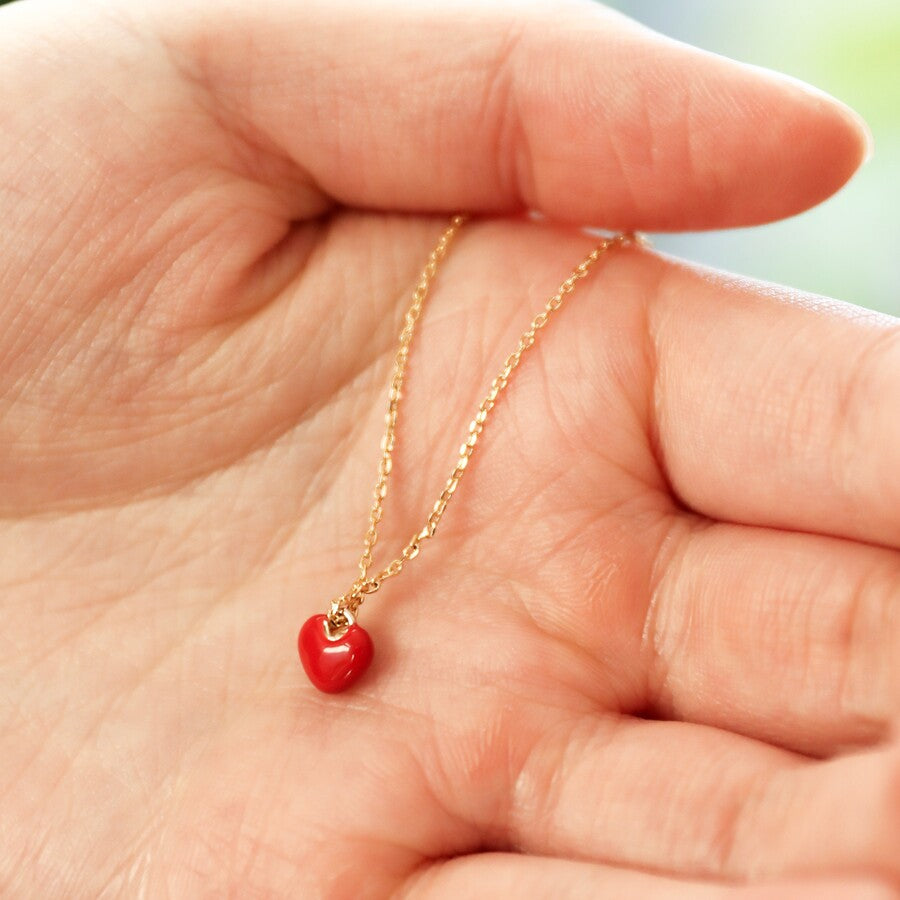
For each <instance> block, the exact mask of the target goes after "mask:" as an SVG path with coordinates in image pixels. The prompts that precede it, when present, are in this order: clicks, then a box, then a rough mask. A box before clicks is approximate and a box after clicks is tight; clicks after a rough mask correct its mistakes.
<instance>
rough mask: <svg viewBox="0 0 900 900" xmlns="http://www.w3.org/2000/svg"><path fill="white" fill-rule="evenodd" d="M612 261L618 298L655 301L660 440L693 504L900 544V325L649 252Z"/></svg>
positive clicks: (721, 514)
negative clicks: (899, 387) (654, 256)
mask: <svg viewBox="0 0 900 900" xmlns="http://www.w3.org/2000/svg"><path fill="white" fill-rule="evenodd" d="M613 265H616V266H617V269H618V275H617V276H616V277H615V278H614V279H613V280H612V282H609V281H608V282H607V287H606V289H607V290H608V291H614V290H615V289H616V286H621V292H620V293H622V294H625V293H626V292H628V293H630V294H631V295H632V296H634V295H635V293H636V291H635V289H636V288H637V296H638V297H640V296H641V295H643V296H648V295H649V296H652V299H651V300H650V301H649V305H648V308H647V309H648V311H647V315H648V322H649V325H648V327H649V331H650V340H651V342H652V345H653V348H654V350H653V356H654V357H655V372H654V383H653V390H652V394H653V401H654V406H655V424H654V428H655V431H656V435H655V437H656V443H657V445H658V449H659V455H660V457H661V462H662V465H663V466H664V468H665V471H666V474H667V475H668V478H669V481H670V483H671V486H672V488H673V490H674V491H675V493H676V494H677V495H678V496H679V497H680V498H681V500H682V501H683V502H684V503H685V504H686V505H687V506H689V507H691V508H692V509H695V510H697V511H699V512H702V513H704V514H705V515H707V516H710V517H712V518H718V519H729V520H732V521H739V522H743V523H746V524H757V525H767V526H774V527H779V528H795V529H803V530H808V531H817V532H823V533H830V534H834V535H840V536H844V537H851V538H858V539H862V540H867V541H873V542H876V543H883V544H888V545H891V546H897V545H900V479H898V478H897V471H898V470H900V391H898V390H897V385H898V384H900V321H898V320H897V319H894V318H892V317H890V316H884V315H880V314H878V313H872V312H868V311H864V310H861V309H858V308H856V307H852V306H849V305H847V304H841V303H838V302H836V301H829V300H825V299H823V298H820V297H812V296H808V295H800V294H797V293H793V292H790V291H789V290H787V289H784V288H776V287H773V286H771V285H765V284H760V283H757V282H752V281H749V280H744V279H738V278H733V277H729V276H724V275H718V274H714V273H711V272H709V271H704V270H701V269H698V268H691V267H687V266H683V265H677V264H674V263H671V262H665V261H663V260H655V261H652V262H651V261H650V260H649V257H646V256H645V257H644V258H643V259H641V260H638V259H637V258H636V257H635V256H634V255H633V256H632V258H631V260H628V261H626V260H624V259H623V255H621V254H620V255H619V257H618V258H617V260H616V261H611V265H609V266H608V267H607V270H606V271H607V272H610V271H612V269H613Z"/></svg>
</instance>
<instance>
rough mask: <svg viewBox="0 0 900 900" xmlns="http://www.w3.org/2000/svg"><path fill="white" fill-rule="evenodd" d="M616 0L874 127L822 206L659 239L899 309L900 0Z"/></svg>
mask: <svg viewBox="0 0 900 900" xmlns="http://www.w3.org/2000/svg"><path fill="white" fill-rule="evenodd" d="M4 2H8V0H0V5H2V4H3V3H4ZM20 2H28V0H20ZM211 2H212V0H211ZM296 2H298V3H302V2H303V0H296ZM485 2H489V0H485ZM607 2H608V5H609V6H612V7H614V8H616V9H618V10H620V11H622V12H624V13H626V14H628V15H630V16H632V17H633V18H635V19H637V20H639V21H641V22H643V23H644V24H646V25H649V26H650V27H652V28H655V29H657V30H658V31H661V32H663V33H664V34H668V35H670V36H671V37H674V38H678V39H680V40H683V41H687V42H688V43H691V44H696V45H698V46H700V47H703V48H705V49H707V50H712V51H715V52H717V53H722V54H724V55H725V56H730V57H733V58H734V59H739V60H742V61H744V62H750V63H755V64H756V65H761V66H768V67H769V68H772V69H778V70H780V71H782V72H786V73H788V74H789V75H793V76H795V77H797V78H800V79H802V80H803V81H808V82H810V83H811V84H814V85H816V86H817V87H820V88H822V89H823V90H825V91H827V92H828V93H830V94H833V95H834V96H835V97H838V98H839V99H840V100H843V101H844V102H845V103H847V104H849V105H850V106H852V107H853V108H854V109H856V110H857V111H858V112H860V113H861V114H862V115H863V117H864V118H865V119H866V121H867V122H868V123H869V127H870V128H871V129H872V132H873V134H874V137H875V156H874V158H873V159H871V160H870V161H869V162H868V163H866V165H865V166H863V168H862V169H861V170H860V172H858V173H857V175H856V176H855V177H854V178H853V179H852V180H851V181H850V183H849V184H848V185H847V186H846V187H845V188H844V189H843V190H842V191H841V192H840V193H839V194H837V195H836V196H835V197H833V198H831V199H830V200H828V201H827V202H826V203H824V204H822V205H821V206H819V207H817V208H816V209H813V210H810V211H809V212H807V213H804V214H802V215H800V216H796V217H794V218H793V219H790V220H788V221H786V222H779V223H776V224H774V225H766V226H763V227H760V228H752V229H740V230H735V231H718V232H705V233H701V234H678V235H659V236H655V237H654V243H655V244H656V246H657V247H658V248H659V249H660V250H664V251H667V252H670V253H674V254H676V255H678V256H684V257H686V258H688V259H693V260H696V261H698V262H703V263H707V264H710V265H713V266H717V267H719V268H722V269H727V270H730V271H732V272H741V273H744V274H747V275H753V276H755V277H757V278H764V279H768V280H770V281H777V282H781V283H784V284H789V285H792V286H794V287H797V288H801V289H803V290H806V291H812V292H815V293H819V294H826V295H829V296H833V297H839V298H841V299H844V300H850V301H852V302H854V303H858V304H860V305H861V306H868V307H871V308H873V309H879V310H882V311H884V312H889V313H892V314H894V315H898V316H900V240H898V236H900V234H898V232H900V228H898V219H900V0H854V2H852V3H848V2H846V0H798V2H785V0H607Z"/></svg>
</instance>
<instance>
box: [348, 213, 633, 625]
mask: <svg viewBox="0 0 900 900" xmlns="http://www.w3.org/2000/svg"><path fill="white" fill-rule="evenodd" d="M466 219H467V216H463V215H458V216H454V217H453V218H452V219H451V221H450V224H449V225H448V226H447V228H446V229H445V230H444V232H443V234H442V235H441V237H440V240H439V241H438V243H437V246H435V248H434V249H433V250H432V251H431V254H430V255H429V257H428V261H427V263H426V264H425V268H424V269H423V270H422V274H421V275H420V276H419V280H418V282H417V284H416V288H415V290H414V291H413V299H412V303H411V304H410V307H409V309H408V310H407V312H406V317H405V319H404V323H403V330H402V331H401V332H400V338H399V346H398V348H397V353H396V356H395V357H394V367H393V373H392V375H391V383H390V390H389V392H388V408H387V413H386V414H385V417H384V419H385V431H384V437H383V438H382V440H381V452H382V455H381V462H380V463H379V465H378V480H377V481H376V483H375V490H374V492H373V496H372V508H371V510H370V512H369V527H368V529H367V531H366V535H365V538H364V546H363V552H362V556H360V558H359V575H358V576H357V578H356V580H355V581H354V582H353V584H352V585H351V586H350V588H349V589H348V590H347V591H346V593H344V594H342V595H341V596H340V597H338V598H337V599H336V600H334V601H332V604H331V613H330V619H331V622H332V624H333V625H334V626H336V627H341V626H343V625H345V624H346V622H347V619H346V616H345V611H346V612H349V613H350V614H351V615H355V613H356V611H357V609H358V608H359V606H360V604H362V602H363V601H364V600H365V598H366V597H367V596H368V595H369V594H372V593H374V592H375V591H377V590H378V588H379V587H380V586H381V584H382V582H383V581H385V579H387V578H393V577H394V576H395V575H399V574H400V572H401V571H402V570H403V567H404V565H405V564H406V563H408V562H409V561H410V560H413V559H415V558H416V557H417V556H418V555H419V551H420V550H421V547H422V543H423V542H424V541H427V540H428V539H429V538H432V537H434V533H435V531H436V530H437V526H438V523H439V522H440V521H441V518H442V516H443V515H444V512H445V510H446V509H447V505H448V504H449V503H450V500H451V499H452V497H453V494H454V493H455V491H456V488H457V486H458V485H459V482H460V480H461V479H462V477H463V475H464V474H465V471H466V467H467V466H468V464H469V459H470V458H471V456H472V453H473V452H474V451H475V447H476V445H477V443H478V438H479V436H480V435H481V432H482V431H483V430H484V425H485V422H486V421H487V419H488V416H489V415H490V413H491V410H492V409H493V408H494V406H495V404H496V403H497V398H498V397H499V396H500V394H501V393H502V392H503V391H504V390H505V389H506V386H507V384H508V383H509V379H510V376H511V375H512V373H513V372H514V371H515V370H516V368H517V367H518V365H519V363H520V362H521V361H522V357H523V356H524V355H525V353H526V352H527V351H528V350H529V349H530V348H531V347H533V346H534V343H535V341H536V340H537V336H538V333H539V332H540V330H541V329H542V328H545V327H546V325H547V323H548V322H549V321H550V319H551V317H552V316H553V314H554V313H555V312H556V311H557V310H558V309H559V308H560V307H561V306H562V305H563V302H564V300H565V298H566V295H567V294H571V293H572V291H574V290H575V287H576V285H577V284H578V282H579V281H580V280H581V279H582V278H584V277H586V276H587V274H588V272H589V271H590V270H591V267H592V266H593V265H594V264H595V263H596V262H597V260H598V259H600V257H601V256H602V255H603V254H604V253H605V252H606V251H607V250H609V249H611V248H612V247H614V246H617V245H619V246H621V245H623V244H629V243H641V244H643V243H646V241H645V239H644V238H643V236H641V235H636V234H617V235H615V236H613V237H608V238H603V239H601V241H600V243H599V244H597V246H596V247H594V249H593V250H591V252H590V253H589V254H588V255H587V256H586V257H585V258H584V259H583V260H582V261H581V262H580V263H579V264H578V265H577V266H576V267H575V269H574V270H573V271H572V273H571V274H570V275H569V277H568V278H566V280H565V281H564V282H563V283H562V284H561V285H560V286H559V288H558V290H557V291H556V293H555V294H554V295H553V296H552V297H551V298H550V299H549V300H548V301H547V303H546V305H545V306H544V308H543V309H542V310H541V311H540V312H539V313H538V314H537V315H536V316H535V317H534V318H533V319H532V320H531V323H530V324H529V326H528V329H527V330H526V331H525V332H524V333H523V334H522V336H521V337H520V338H519V343H518V345H517V346H516V349H515V350H513V352H512V353H510V354H509V356H507V357H506V359H505V360H504V362H503V367H502V368H501V370H500V372H499V373H498V374H497V376H496V378H494V380H493V381H492V382H491V386H490V389H489V390H488V392H487V394H486V396H485V397H484V399H483V400H482V401H481V404H480V405H479V407H478V411H477V412H476V413H475V416H474V418H473V419H472V421H471V422H469V428H468V434H467V435H466V438H465V440H464V442H463V443H462V444H461V445H460V448H459V456H458V459H457V461H456V465H455V467H454V469H453V471H452V472H451V473H450V477H449V478H448V479H447V482H446V484H445V485H444V489H443V490H442V491H441V493H440V496H439V497H438V498H437V500H436V501H435V503H434V506H433V507H432V509H431V512H430V513H429V515H428V518H427V519H426V521H425V525H424V526H423V527H422V528H421V529H420V530H419V531H418V532H416V534H414V535H413V536H412V537H411V538H410V539H409V541H408V542H407V543H406V545H405V546H404V548H403V549H402V550H401V551H400V555H399V556H397V557H396V558H395V559H394V560H392V561H391V562H390V563H388V565H386V566H385V567H384V568H383V569H381V570H380V571H379V572H378V574H377V575H375V576H374V577H371V578H370V577H369V569H370V568H371V566H372V551H373V550H374V548H375V545H376V543H377V542H378V524H379V523H380V522H381V518H382V510H383V504H384V498H385V497H386V496H387V485H388V479H389V477H390V474H391V469H392V468H393V451H394V431H395V428H396V425H397V412H398V410H399V408H400V399H401V396H402V391H401V389H402V387H403V377H404V375H405V373H406V363H407V361H408V359H409V348H410V344H411V343H412V338H413V334H414V332H415V328H416V322H417V321H418V319H419V316H420V314H421V312H422V307H423V305H424V303H425V299H426V297H427V296H428V291H429V288H430V287H431V282H432V281H433V279H434V276H435V273H436V272H437V269H438V264H439V263H440V261H441V260H442V259H443V257H444V256H445V254H446V252H447V248H448V247H449V246H450V243H451V241H452V240H453V238H454V237H455V235H456V233H457V232H458V231H459V229H460V228H461V227H462V226H463V224H464V223H465V222H466Z"/></svg>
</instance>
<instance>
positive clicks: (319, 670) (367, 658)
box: [297, 615, 375, 694]
mask: <svg viewBox="0 0 900 900" xmlns="http://www.w3.org/2000/svg"><path fill="white" fill-rule="evenodd" d="M327 619H328V617H327V616H324V615H318V616H312V617H311V618H309V619H307V620H306V621H305V622H304V623H303V627H302V628H301V629H300V636H299V637H298V638H297V649H298V650H299V651H300V662H302V663H303V668H304V670H305V671H306V674H307V675H308V676H309V680H310V681H311V682H312V683H313V684H314V685H315V686H316V687H317V688H318V689H319V690H320V691H324V692H325V693H326V694H337V693H339V692H340V691H345V690H346V689H347V688H348V687H350V685H351V684H353V683H354V682H355V681H356V680H357V679H358V678H359V677H360V676H361V675H362V674H363V672H365V671H366V669H368V668H369V663H371V662H372V655H373V654H374V652H375V648H374V647H373V645H372V638H370V637H369V632H368V631H366V629H365V628H362V627H360V626H359V625H357V624H356V623H355V622H353V623H352V624H351V625H350V627H349V628H347V630H346V631H344V633H343V634H340V635H338V636H336V637H331V633H330V632H329V631H328V622H327Z"/></svg>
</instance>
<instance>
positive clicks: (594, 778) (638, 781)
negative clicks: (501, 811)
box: [504, 716, 900, 880]
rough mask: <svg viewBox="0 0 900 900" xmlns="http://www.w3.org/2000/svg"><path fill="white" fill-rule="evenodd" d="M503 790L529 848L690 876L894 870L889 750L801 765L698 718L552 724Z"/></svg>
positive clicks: (897, 827)
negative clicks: (698, 722) (685, 721)
mask: <svg viewBox="0 0 900 900" xmlns="http://www.w3.org/2000/svg"><path fill="white" fill-rule="evenodd" d="M521 753H522V756H523V757H524V759H525V762H524V764H522V765H520V766H515V767H513V769H512V772H511V780H510V781H509V782H508V783H507V784H506V788H505V790H506V791H507V798H508V803H507V805H506V807H505V809H506V812H507V817H506V819H505V820H504V821H505V825H506V830H505V835H506V837H507V839H508V840H509V841H510V842H511V844H512V845H513V846H515V847H517V848H519V849H521V850H523V851H525V852H529V853H538V854H542V855H548V856H564V857H571V858H576V859H590V860H594V861H598V862H602V863H607V864H610V865H617V866H629V867H637V868H645V869H651V870H654V871H658V872H661V873H664V874H670V875H678V876H683V877H689V878H703V877H713V878H728V879H747V878H753V879H763V878H765V879H768V878H787V877H804V876H807V875H813V874H815V875H825V874H829V875H830V874H835V875H839V874H844V873H846V874H852V873H871V874H876V875H878V876H879V877H883V878H886V879H893V880H896V879H897V878H898V877H900V857H898V856H897V853H896V848H897V845H898V841H900V800H898V796H900V793H898V784H900V752H898V748H897V747H896V746H892V747H888V748H886V749H880V750H877V751H867V752H865V753H860V754H858V755H852V756H846V757H839V758H836V759H834V760H829V761H828V762H810V761H804V760H803V759H802V758H800V757H796V756H793V755H791V754H789V753H787V752H786V751H779V750H776V749H775V748H773V747H770V746H767V745H765V744H761V743H758V742H755V741H752V740H751V739H749V738H744V737H741V736H738V735H733V734H729V733H728V732H724V731H719V730H717V729H710V728H705V727H703V726H698V725H687V724H683V723H676V722H653V721H642V720H619V721H618V722H616V723H612V722H610V721H609V720H605V721H604V720H599V719H598V718H597V717H596V716H586V717H579V718H577V719H575V720H574V721H573V720H572V719H570V720H569V721H563V722H562V723H558V725H557V727H547V728H545V729H544V730H543V732H542V733H541V735H540V736H539V737H538V738H537V739H536V740H535V741H534V742H533V743H531V744H530V745H529V746H528V747H527V748H523V749H522V750H521Z"/></svg>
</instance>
